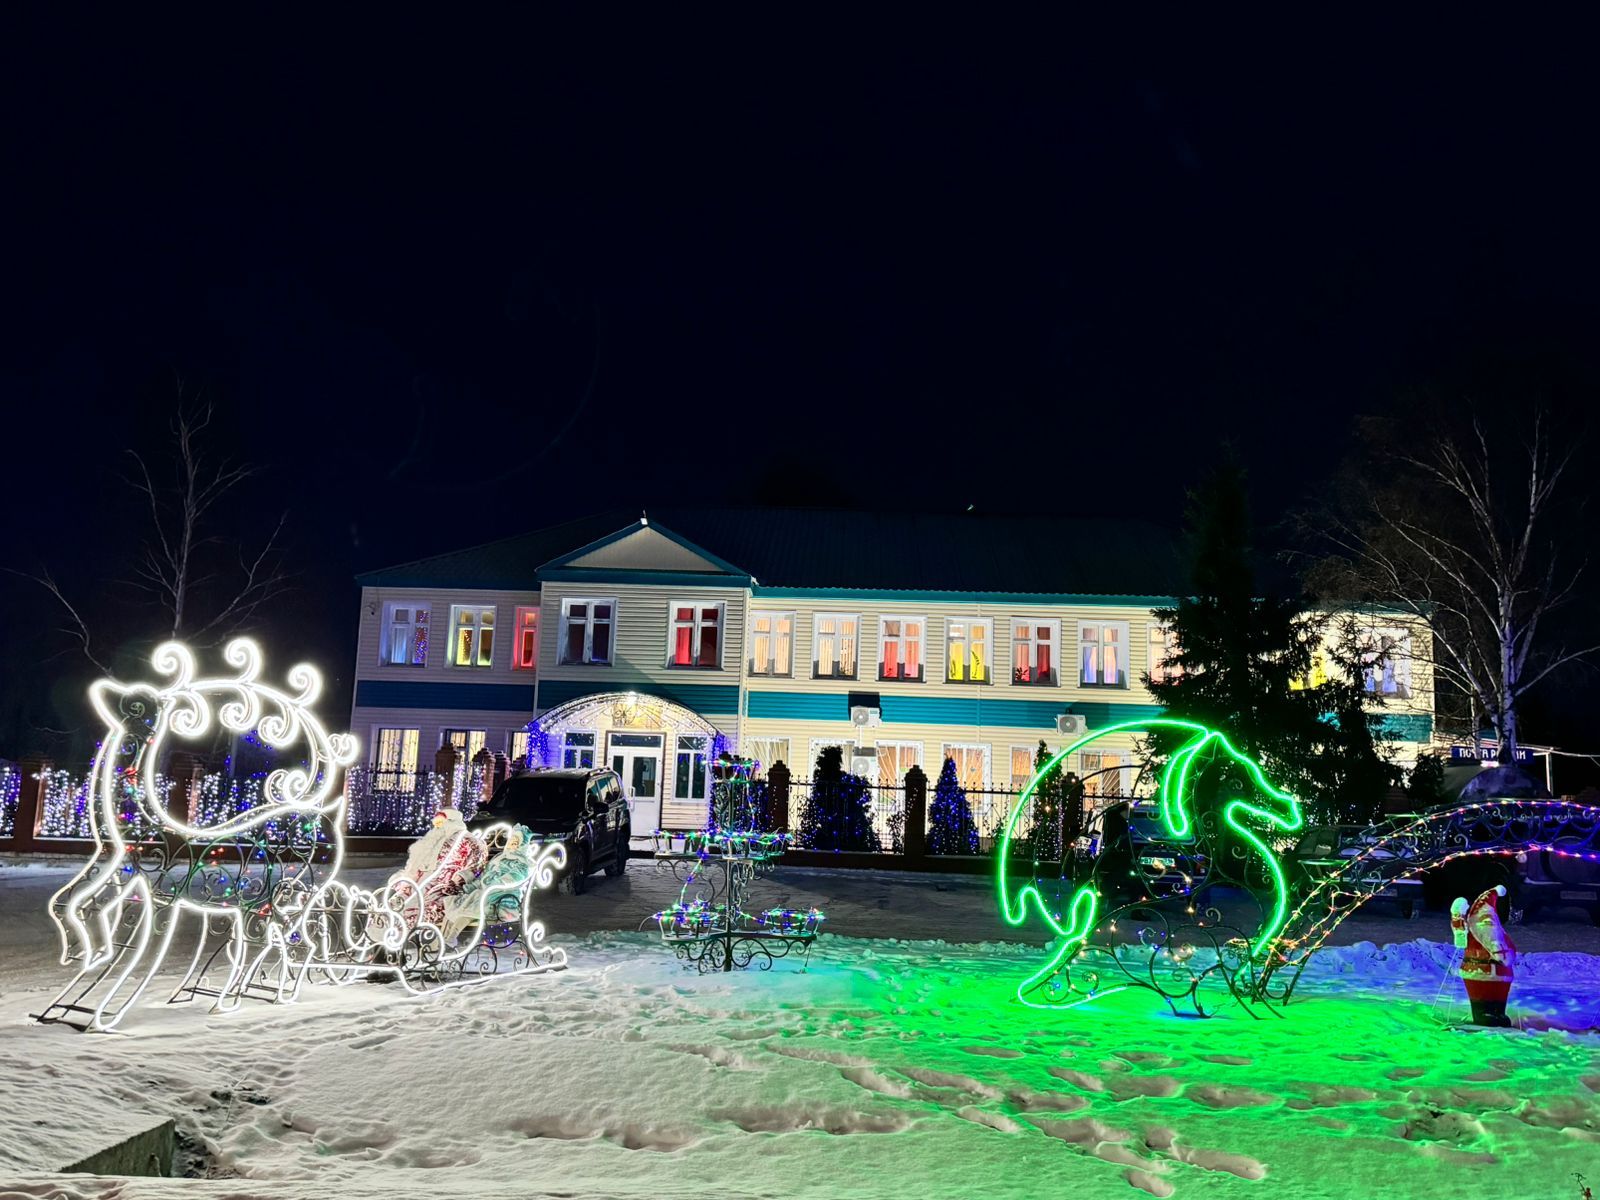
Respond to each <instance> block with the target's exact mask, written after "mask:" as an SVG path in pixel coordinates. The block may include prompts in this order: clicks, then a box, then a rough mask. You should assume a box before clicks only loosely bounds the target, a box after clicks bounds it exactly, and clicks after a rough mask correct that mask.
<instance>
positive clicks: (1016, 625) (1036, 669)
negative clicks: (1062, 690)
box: [1011, 618, 1061, 687]
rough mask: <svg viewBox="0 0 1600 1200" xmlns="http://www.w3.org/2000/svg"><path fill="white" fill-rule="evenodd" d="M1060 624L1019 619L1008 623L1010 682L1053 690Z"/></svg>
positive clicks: (1058, 655)
mask: <svg viewBox="0 0 1600 1200" xmlns="http://www.w3.org/2000/svg"><path fill="white" fill-rule="evenodd" d="M1060 645H1061V622H1059V621H1037V620H1033V619H1031V618H1021V619H1018V620H1015V621H1012V622H1011V682H1012V683H1022V684H1030V685H1034V686H1038V687H1054V686H1055V685H1056V684H1058V683H1060V682H1061V679H1060V676H1059V675H1058V674H1057V673H1056V662H1057V660H1058V659H1059V657H1060V654H1059V651H1058V649H1057V647H1059V646H1060Z"/></svg>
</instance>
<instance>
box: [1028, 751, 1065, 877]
mask: <svg viewBox="0 0 1600 1200" xmlns="http://www.w3.org/2000/svg"><path fill="white" fill-rule="evenodd" d="M1053 757H1054V755H1052V754H1051V753H1050V747H1048V746H1046V745H1045V744H1044V742H1043V741H1040V743H1039V749H1038V750H1037V751H1036V752H1035V753H1034V756H1033V774H1034V778H1035V779H1036V780H1037V783H1036V784H1035V785H1034V789H1033V796H1032V799H1031V800H1030V801H1029V805H1028V807H1029V811H1028V812H1027V813H1025V814H1023V816H1022V818H1020V820H1021V821H1023V822H1026V825H1025V826H1024V828H1025V829H1026V830H1027V832H1026V833H1025V834H1024V835H1023V836H1024V839H1025V845H1026V846H1027V850H1028V854H1029V856H1030V857H1032V858H1033V859H1034V861H1035V862H1057V861H1059V860H1060V858H1061V820H1062V812H1061V799H1062V797H1061V764H1060V763H1056V764H1055V765H1053V766H1052V765H1051V763H1050V760H1051V759H1052V758H1053ZM1047 768H1048V769H1047Z"/></svg>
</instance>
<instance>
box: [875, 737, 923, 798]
mask: <svg viewBox="0 0 1600 1200" xmlns="http://www.w3.org/2000/svg"><path fill="white" fill-rule="evenodd" d="M921 764H922V743H921V742H879V743H878V786H879V787H886V788H896V787H899V786H901V784H903V783H904V782H905V778H906V772H907V771H909V770H911V768H912V767H916V766H920V765H921Z"/></svg>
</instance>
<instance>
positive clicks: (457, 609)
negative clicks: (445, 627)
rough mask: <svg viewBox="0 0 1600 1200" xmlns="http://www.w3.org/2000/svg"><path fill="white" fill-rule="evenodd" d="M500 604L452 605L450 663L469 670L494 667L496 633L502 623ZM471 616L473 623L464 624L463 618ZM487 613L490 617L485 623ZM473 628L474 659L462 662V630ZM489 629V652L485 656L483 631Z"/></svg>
mask: <svg viewBox="0 0 1600 1200" xmlns="http://www.w3.org/2000/svg"><path fill="white" fill-rule="evenodd" d="M499 608H500V606H499V605H497V604H452V605H451V606H450V659H449V662H450V665H451V666H452V667H461V668H463V669H464V670H469V671H487V670H491V669H493V667H494V644H495V642H496V641H498V640H499V639H497V638H496V637H495V636H494V634H495V630H496V629H497V628H498V627H499V624H500V613H499ZM469 614H470V616H471V625H470V626H466V625H464V624H463V620H462V619H463V618H464V617H466V616H468V615H469ZM485 614H487V615H488V617H489V622H488V624H487V625H485V624H484V620H483V618H484V616H485ZM469 627H470V628H471V630H472V635H473V636H472V647H473V649H472V661H471V662H461V661H460V652H461V631H462V630H463V628H469ZM485 629H487V630H488V631H489V653H488V655H487V657H485V655H484V652H483V632H484V630H485Z"/></svg>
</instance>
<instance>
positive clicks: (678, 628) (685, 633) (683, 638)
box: [672, 608, 694, 667]
mask: <svg viewBox="0 0 1600 1200" xmlns="http://www.w3.org/2000/svg"><path fill="white" fill-rule="evenodd" d="M672 636H673V647H672V665H673V666H675V667H690V666H693V665H694V609H692V608H680V609H678V610H677V611H676V613H674V614H673V626H672Z"/></svg>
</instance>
